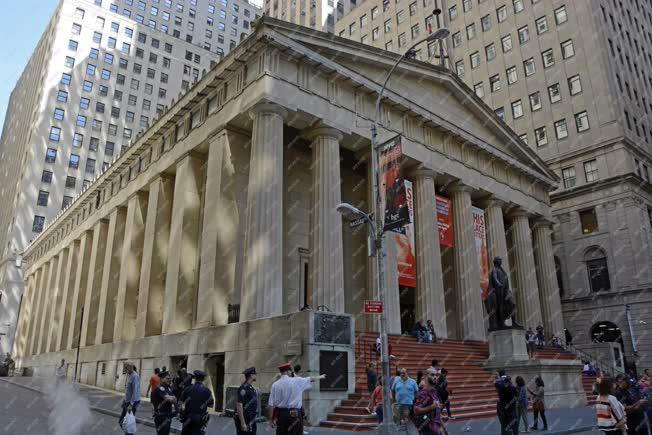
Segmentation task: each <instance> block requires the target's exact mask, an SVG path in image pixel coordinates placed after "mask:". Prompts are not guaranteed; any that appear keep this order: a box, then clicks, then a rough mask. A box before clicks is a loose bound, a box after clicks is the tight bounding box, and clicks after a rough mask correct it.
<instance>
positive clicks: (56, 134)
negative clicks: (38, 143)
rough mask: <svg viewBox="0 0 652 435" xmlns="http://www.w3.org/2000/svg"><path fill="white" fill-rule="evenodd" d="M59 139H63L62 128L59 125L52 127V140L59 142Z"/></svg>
mask: <svg viewBox="0 0 652 435" xmlns="http://www.w3.org/2000/svg"><path fill="white" fill-rule="evenodd" d="M59 139H61V129H60V128H59V127H50V140H51V141H53V142H59Z"/></svg>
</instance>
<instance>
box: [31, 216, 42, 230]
mask: <svg viewBox="0 0 652 435" xmlns="http://www.w3.org/2000/svg"><path fill="white" fill-rule="evenodd" d="M44 225H45V216H34V222H33V223H32V232H33V233H40V232H41V231H43V226H44Z"/></svg>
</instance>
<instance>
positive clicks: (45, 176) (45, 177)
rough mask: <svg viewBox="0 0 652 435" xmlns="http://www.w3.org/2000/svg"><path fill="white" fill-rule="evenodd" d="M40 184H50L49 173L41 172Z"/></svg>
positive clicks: (50, 174)
mask: <svg viewBox="0 0 652 435" xmlns="http://www.w3.org/2000/svg"><path fill="white" fill-rule="evenodd" d="M41 183H47V184H50V183H52V172H51V171H43V173H42V174H41Z"/></svg>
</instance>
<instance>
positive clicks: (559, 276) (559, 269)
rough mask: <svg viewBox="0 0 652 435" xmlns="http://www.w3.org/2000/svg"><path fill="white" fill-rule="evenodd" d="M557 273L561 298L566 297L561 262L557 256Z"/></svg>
mask: <svg viewBox="0 0 652 435" xmlns="http://www.w3.org/2000/svg"><path fill="white" fill-rule="evenodd" d="M555 272H557V286H558V287H559V297H560V298H563V297H564V279H563V275H562V271H561V260H560V259H559V257H557V256H556V255H555Z"/></svg>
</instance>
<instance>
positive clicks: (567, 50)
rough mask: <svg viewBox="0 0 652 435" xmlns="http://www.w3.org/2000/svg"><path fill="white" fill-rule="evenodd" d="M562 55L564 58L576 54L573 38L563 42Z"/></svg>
mask: <svg viewBox="0 0 652 435" xmlns="http://www.w3.org/2000/svg"><path fill="white" fill-rule="evenodd" d="M561 56H562V57H563V58H564V59H568V58H569V57H573V56H575V47H573V41H572V40H571V39H569V40H568V41H564V42H562V43H561Z"/></svg>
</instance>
